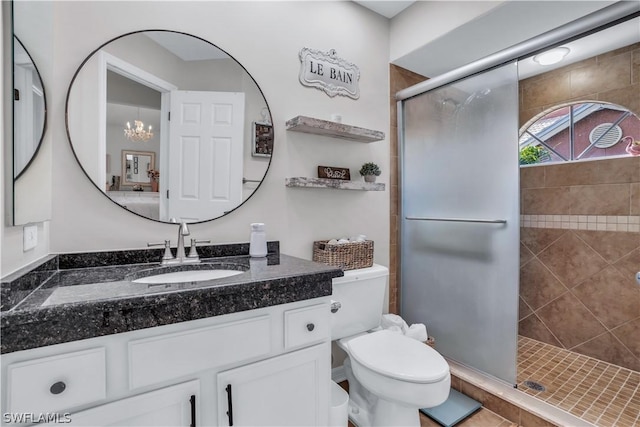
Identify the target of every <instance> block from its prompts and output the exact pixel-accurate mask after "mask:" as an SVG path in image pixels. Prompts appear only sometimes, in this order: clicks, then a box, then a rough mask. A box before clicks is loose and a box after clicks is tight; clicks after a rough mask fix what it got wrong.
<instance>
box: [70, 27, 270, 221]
mask: <svg viewBox="0 0 640 427" xmlns="http://www.w3.org/2000/svg"><path fill="white" fill-rule="evenodd" d="M149 31H160V32H165V33H173V34H181V35H184V36H188V37H194V38H196V39H198V40H201V41H203V42H205V43H207V44H210V45H211V46H213V47H215V48H216V49H219V50H220V51H222V52H224V53H225V54H226V55H227V56H229V58H230V59H233V60H234V61H235V62H236V63H237V64H238V65H239V66H240V67H241V68H242V69H243V70H244V72H245V73H247V75H248V76H249V77H250V78H251V80H252V81H253V83H254V84H255V85H256V87H257V88H258V91H259V92H260V95H262V99H263V100H264V103H265V105H266V108H267V110H268V115H269V117H270V118H271V119H272V120H271V121H272V122H273V114H271V108H270V107H269V102H268V101H267V98H266V97H265V96H264V92H263V91H262V89H261V88H260V85H258V82H257V81H256V79H254V78H253V76H252V75H251V73H249V71H248V70H247V69H246V68H245V67H244V65H242V63H240V61H238V60H237V59H236V58H235V57H233V56H232V55H231V54H229V53H228V52H227V51H226V50H224V49H222V48H221V47H219V46H218V45H216V44H214V43H211V42H210V41H208V40H206V39H204V38H202V37H199V36H196V35H193V34H189V33H185V32H183V31H174V30H165V29H158V28H148V29H144V30H137V31H131V32H128V33H125V34H122V35H119V36H117V37H114V38H112V39H109V40H107V41H106V42H104V43H103V44H101V45H100V46H98V47H97V48H96V49H94V50H93V51H91V52H90V53H89V55H87V57H86V58H85V59H84V60H83V61H82V63H81V64H80V65H79V66H78V68H77V69H76V71H75V73H74V74H73V78H72V79H71V82H70V83H69V88H68V89H67V96H66V99H65V130H66V133H67V139H68V141H69V145H70V146H71V152H72V153H73V156H74V157H75V159H76V162H77V163H78V166H80V169H81V170H82V172H83V173H84V175H85V176H86V177H87V179H88V180H89V182H90V183H91V184H92V185H93V186H94V187H95V188H96V189H97V190H98V191H100V193H102V195H103V196H105V197H106V198H107V199H108V200H110V201H111V202H112V203H114V204H115V205H117V206H119V207H120V208H122V209H124V210H125V211H127V212H129V213H132V214H134V215H137V216H139V217H141V218H144V219H147V220H149V221H154V222H159V223H162V224H173V223H172V222H170V221H161V220H157V219H153V218H149V217H146V216H144V215H140V214H139V213H137V212H133V211H131V210H129V209H127V208H126V207H125V206H123V205H121V204H119V203H118V202H116V201H115V200H113V199H112V198H111V197H109V195H108V194H107V192H106V191H104V190H103V189H101V188H100V187H99V186H98V185H97V184H96V183H95V182H93V180H92V179H91V177H90V176H89V174H88V173H87V171H86V170H85V169H84V167H83V166H82V163H81V162H80V158H79V157H78V154H77V153H76V150H75V149H74V147H73V141H72V139H71V132H70V129H69V100H70V98H71V89H72V88H73V84H74V83H75V81H76V78H78V75H79V74H80V71H82V69H83V67H84V66H85V64H86V63H87V62H88V61H90V60H91V59H92V58H93V56H94V55H95V54H97V53H98V52H99V51H100V50H102V48H104V47H105V46H107V45H108V44H109V43H112V42H114V41H116V40H119V39H121V38H123V37H126V36H130V35H133V34H138V33H144V32H149ZM271 126H273V123H272V124H271ZM273 132H274V135H275V129H273ZM274 141H275V138H274ZM274 145H275V144H274ZM273 151H275V148H272V155H273ZM271 162H272V157H270V158H269V163H268V164H267V168H266V169H265V171H264V175H263V176H262V179H261V180H260V182H259V183H258V185H257V186H256V188H255V189H254V190H253V192H252V193H251V195H250V196H249V197H247V198H246V199H245V200H243V201H242V202H241V203H239V204H238V205H237V206H236V207H234V208H233V209H231V210H229V211H226V212H224V213H223V214H222V215H219V216H216V217H214V218H209V219H206V220H202V221H194V222H190V223H189V224H201V223H205V222H209V221H214V220H216V219H218V218H222V217H225V216H227V215H229V214H231V213H232V212H234V211H235V210H236V209H238V208H240V207H241V206H243V205H244V204H245V203H247V201H249V200H250V199H251V198H252V197H253V195H254V194H255V193H256V192H257V191H258V190H259V189H260V187H261V186H262V183H263V182H264V180H265V178H266V176H267V174H268V173H269V168H270V167H271Z"/></svg>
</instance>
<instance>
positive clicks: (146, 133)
mask: <svg viewBox="0 0 640 427" xmlns="http://www.w3.org/2000/svg"><path fill="white" fill-rule="evenodd" d="M133 125H134V127H133V128H132V127H131V123H130V122H127V127H126V129H125V130H124V135H125V136H126V137H127V138H128V139H130V140H131V141H142V142H145V141H148V140H150V139H151V138H153V132H151V125H149V129H148V130H145V129H144V123H142V121H140V120H134V121H133Z"/></svg>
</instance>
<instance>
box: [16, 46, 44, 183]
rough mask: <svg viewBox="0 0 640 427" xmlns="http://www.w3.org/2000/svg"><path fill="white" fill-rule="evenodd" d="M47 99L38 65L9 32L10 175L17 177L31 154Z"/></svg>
mask: <svg viewBox="0 0 640 427" xmlns="http://www.w3.org/2000/svg"><path fill="white" fill-rule="evenodd" d="M46 111H47V102H46V98H45V95H44V85H43V84H42V79H41V78H40V73H39V72H38V68H37V67H36V66H35V64H34V63H33V59H31V55H29V52H27V49H26V48H25V47H24V45H23V44H22V42H20V40H19V39H18V38H17V37H16V36H13V177H14V179H18V178H19V177H20V175H21V174H22V173H23V172H24V171H25V170H27V168H28V167H29V165H30V164H31V161H32V160H33V159H34V158H35V156H36V153H37V152H38V149H39V148H40V145H41V144H42V138H43V136H44V130H45V127H46V123H47V114H46Z"/></svg>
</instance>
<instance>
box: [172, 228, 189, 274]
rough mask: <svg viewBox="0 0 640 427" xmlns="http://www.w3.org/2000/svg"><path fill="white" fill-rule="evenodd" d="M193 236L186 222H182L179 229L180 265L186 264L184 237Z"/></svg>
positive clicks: (177, 251)
mask: <svg viewBox="0 0 640 427" xmlns="http://www.w3.org/2000/svg"><path fill="white" fill-rule="evenodd" d="M189 234H191V233H190V232H189V227H187V223H186V222H182V223H181V224H180V226H179V227H178V247H177V249H176V258H175V259H176V261H177V263H178V264H181V263H183V262H185V260H186V259H187V254H186V253H185V251H184V236H188V235H189Z"/></svg>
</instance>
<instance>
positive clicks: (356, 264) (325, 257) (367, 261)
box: [313, 240, 373, 270]
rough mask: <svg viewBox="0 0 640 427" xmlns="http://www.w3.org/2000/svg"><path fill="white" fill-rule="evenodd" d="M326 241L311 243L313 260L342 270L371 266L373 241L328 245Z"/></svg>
mask: <svg viewBox="0 0 640 427" xmlns="http://www.w3.org/2000/svg"><path fill="white" fill-rule="evenodd" d="M327 242H328V240H319V241H317V242H313V260H314V261H316V262H321V263H323V264H327V265H331V266H334V267H340V268H341V269H343V270H354V269H356V268H366V267H371V266H372V265H373V240H366V241H364V242H354V243H341V244H338V245H328V244H327Z"/></svg>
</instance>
